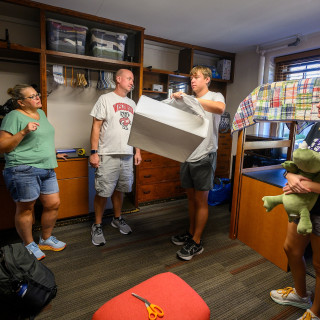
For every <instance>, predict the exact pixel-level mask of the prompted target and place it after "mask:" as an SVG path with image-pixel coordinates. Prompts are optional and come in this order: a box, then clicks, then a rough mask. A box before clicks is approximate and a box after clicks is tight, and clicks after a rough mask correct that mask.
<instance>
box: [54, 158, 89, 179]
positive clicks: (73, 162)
mask: <svg viewBox="0 0 320 320" xmlns="http://www.w3.org/2000/svg"><path fill="white" fill-rule="evenodd" d="M55 171H56V174H57V179H71V178H78V177H88V159H87V158H81V159H69V160H59V161H58V167H57V168H55Z"/></svg>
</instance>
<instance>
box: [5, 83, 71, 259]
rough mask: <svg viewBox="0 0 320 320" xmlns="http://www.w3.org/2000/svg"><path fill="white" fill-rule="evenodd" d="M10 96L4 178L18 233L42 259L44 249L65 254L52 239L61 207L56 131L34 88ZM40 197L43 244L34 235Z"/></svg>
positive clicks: (22, 87)
mask: <svg viewBox="0 0 320 320" xmlns="http://www.w3.org/2000/svg"><path fill="white" fill-rule="evenodd" d="M8 93H9V94H10V95H11V96H12V99H13V102H14V104H15V106H16V110H13V111H11V112H10V113H8V114H7V115H6V116H5V118H4V119H3V121H2V124H1V127H0V152H1V153H4V157H5V160H6V164H5V169H4V171H3V176H4V180H5V183H6V186H7V188H8V190H9V191H10V194H11V196H12V198H13V200H14V201H15V202H16V214H15V226H16V230H17V232H18V234H19V236H20V237H21V239H22V241H23V243H24V245H25V246H26V248H27V249H28V250H29V251H31V252H32V253H33V254H34V255H35V256H36V258H37V259H38V260H41V259H43V258H44V257H45V254H44V253H43V252H42V250H53V251H61V250H63V249H64V248H65V246H66V244H65V243H64V242H62V241H59V240H57V239H56V238H55V237H54V236H52V230H53V228H54V225H55V222H56V220H57V217H58V208H59V205H60V197H59V187H58V182H57V178H56V174H55V171H54V168H55V167H57V160H56V153H55V146H54V128H53V126H52V125H51V124H50V123H49V121H48V120H47V118H46V116H45V113H44V112H43V111H42V110H41V109H40V108H41V107H42V104H41V100H40V94H39V93H37V91H36V90H35V89H34V88H33V87H31V86H29V85H16V86H15V87H14V88H13V89H9V90H8ZM64 156H65V155H59V157H62V158H64ZM38 198H39V199H40V201H41V203H42V205H43V212H42V216H41V225H42V234H41V236H40V240H39V245H37V244H36V243H35V242H34V240H33V236H32V223H33V209H34V205H35V202H36V200H37V199H38Z"/></svg>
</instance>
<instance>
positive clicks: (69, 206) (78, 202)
mask: <svg viewBox="0 0 320 320" xmlns="http://www.w3.org/2000/svg"><path fill="white" fill-rule="evenodd" d="M58 183H59V188H60V201H61V204H60V208H59V213H58V219H63V218H68V217H75V216H78V215H84V214H88V212H89V193H88V177H80V178H74V179H62V180H58Z"/></svg>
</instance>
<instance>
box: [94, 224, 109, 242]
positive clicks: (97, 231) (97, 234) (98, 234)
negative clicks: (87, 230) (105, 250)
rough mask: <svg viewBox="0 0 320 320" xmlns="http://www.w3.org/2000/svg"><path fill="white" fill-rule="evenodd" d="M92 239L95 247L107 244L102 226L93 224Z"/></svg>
mask: <svg viewBox="0 0 320 320" xmlns="http://www.w3.org/2000/svg"><path fill="white" fill-rule="evenodd" d="M91 239H92V243H93V244H94V245H95V246H103V245H105V244H106V239H105V238H104V235H103V231H102V228H101V224H93V225H92V227H91Z"/></svg>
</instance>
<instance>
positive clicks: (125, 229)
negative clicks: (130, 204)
mask: <svg viewBox="0 0 320 320" xmlns="http://www.w3.org/2000/svg"><path fill="white" fill-rule="evenodd" d="M111 225H112V226H113V227H114V228H118V229H119V231H120V232H121V233H122V234H129V233H131V232H132V230H131V228H130V227H129V226H128V225H127V223H126V221H125V220H124V219H123V218H122V217H119V218H114V217H113V219H112V221H111Z"/></svg>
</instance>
